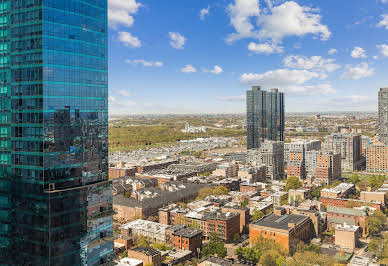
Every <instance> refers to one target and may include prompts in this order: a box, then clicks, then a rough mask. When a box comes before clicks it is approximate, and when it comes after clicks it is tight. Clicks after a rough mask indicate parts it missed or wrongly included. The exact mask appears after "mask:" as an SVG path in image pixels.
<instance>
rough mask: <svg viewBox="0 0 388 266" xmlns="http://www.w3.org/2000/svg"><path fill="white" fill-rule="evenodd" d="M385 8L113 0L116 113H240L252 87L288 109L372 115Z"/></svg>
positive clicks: (380, 78) (380, 81) (382, 60)
mask: <svg viewBox="0 0 388 266" xmlns="http://www.w3.org/2000/svg"><path fill="white" fill-rule="evenodd" d="M383 2H384V1H382V0H373V1H370V2H368V3H366V1H361V0H356V1H341V2H339V3H335V2H331V1H325V2H322V1H315V0H314V1H307V0H300V1H264V0H260V1H258V0H247V1H235V0H227V1H216V2H214V1H205V0H202V1H195V2H194V1H186V2H184V3H183V2H182V1H175V0H172V1H171V2H170V3H169V4H170V5H169V8H168V9H166V8H165V6H164V4H163V3H161V2H160V1H153V0H136V1H135V0H131V1H127V2H126V3H125V4H123V2H122V1H117V0H116V1H115V0H110V1H109V4H110V12H109V15H110V16H109V23H110V30H109V36H110V37H109V43H110V60H109V62H110V72H109V80H110V103H111V105H110V111H111V114H128V113H130V114H150V113H151V114H153V113H155V114H158V113H159V114H168V113H179V114H187V113H242V112H244V109H245V108H244V103H245V96H244V95H245V91H246V90H247V89H249V88H250V87H251V86H252V85H257V86H262V88H263V89H264V90H269V89H270V88H272V87H277V88H279V90H280V91H283V92H284V93H285V95H286V96H287V98H288V99H289V101H287V103H286V110H287V112H325V111H375V110H377V92H378V89H379V88H381V87H385V86H387V85H388V84H387V82H386V80H385V78H384V71H383V70H384V68H386V64H387V59H388V58H387V55H388V51H387V48H388V45H386V42H384V39H386V38H384V36H386V34H387V32H388V31H387V30H388V26H387V25H388V22H387V18H388V16H384V15H385V14H386V13H387V12H388V4H387V3H383ZM350 3H351V4H350ZM171 7H173V8H171ZM285 9H287V11H288V13H287V14H285V13H282V12H284V10H285ZM345 9H346V10H347V12H345V13H344V12H342V11H343V10H345ZM286 15H287V19H288V20H290V21H295V23H286V22H285V20H282V19H279V18H282V17H286ZM298 17H299V18H300V20H295V19H296V18H298ZM155 21H157V22H158V23H157V26H156V27H155V25H154V22H155ZM272 21H276V22H277V23H272ZM271 32H272V33H271ZM366 36H367V37H366Z"/></svg>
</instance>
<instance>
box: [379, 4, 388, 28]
mask: <svg viewBox="0 0 388 266" xmlns="http://www.w3.org/2000/svg"><path fill="white" fill-rule="evenodd" d="M387 2H388V0H387ZM377 27H383V28H385V29H386V30H388V14H384V15H381V20H380V22H379V23H378V24H377Z"/></svg>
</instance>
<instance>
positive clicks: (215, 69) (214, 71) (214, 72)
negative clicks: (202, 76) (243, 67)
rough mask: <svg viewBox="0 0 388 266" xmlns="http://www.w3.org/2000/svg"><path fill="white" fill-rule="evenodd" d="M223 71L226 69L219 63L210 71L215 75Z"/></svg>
mask: <svg viewBox="0 0 388 266" xmlns="http://www.w3.org/2000/svg"><path fill="white" fill-rule="evenodd" d="M222 72H224V70H223V69H222V68H221V67H220V66H218V65H215V66H214V68H213V69H212V70H210V73H212V74H215V75H218V74H221V73H222Z"/></svg>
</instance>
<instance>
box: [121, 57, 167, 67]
mask: <svg viewBox="0 0 388 266" xmlns="http://www.w3.org/2000/svg"><path fill="white" fill-rule="evenodd" d="M125 62H126V63H127V64H134V65H142V66H144V67H162V66H163V62H161V61H146V60H143V59H135V60H129V59H128V60H125Z"/></svg>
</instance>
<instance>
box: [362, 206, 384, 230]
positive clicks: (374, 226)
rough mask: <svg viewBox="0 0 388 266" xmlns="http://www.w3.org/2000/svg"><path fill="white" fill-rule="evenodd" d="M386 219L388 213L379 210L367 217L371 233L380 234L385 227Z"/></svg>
mask: <svg viewBox="0 0 388 266" xmlns="http://www.w3.org/2000/svg"><path fill="white" fill-rule="evenodd" d="M386 220H387V217H386V215H385V214H384V213H382V212H381V211H378V210H377V211H375V212H374V213H373V214H372V215H370V216H368V217H367V218H366V224H367V226H368V233H369V235H376V234H378V233H379V232H380V231H381V230H382V229H383V225H384V224H385V223H386Z"/></svg>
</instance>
